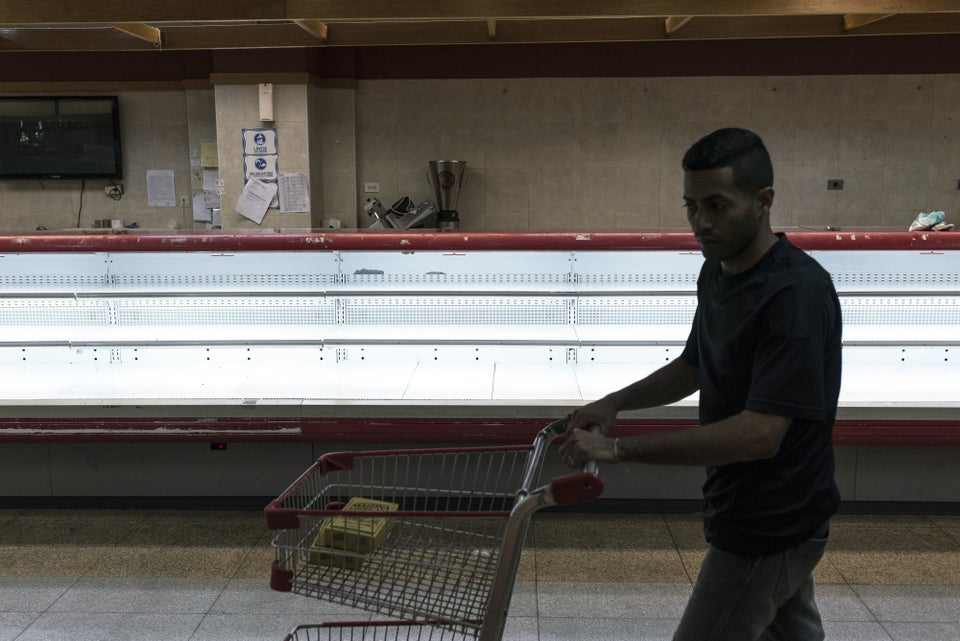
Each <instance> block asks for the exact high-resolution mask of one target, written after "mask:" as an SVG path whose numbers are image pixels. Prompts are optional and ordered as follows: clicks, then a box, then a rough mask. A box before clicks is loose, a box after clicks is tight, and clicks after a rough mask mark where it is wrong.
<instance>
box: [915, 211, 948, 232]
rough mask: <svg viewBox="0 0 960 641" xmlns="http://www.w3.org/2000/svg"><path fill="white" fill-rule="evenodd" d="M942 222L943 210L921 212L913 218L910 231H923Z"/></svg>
mask: <svg viewBox="0 0 960 641" xmlns="http://www.w3.org/2000/svg"><path fill="white" fill-rule="evenodd" d="M942 222H943V212H942V211H931V212H930V213H928V214H924V213H923V212H921V213H919V214H917V217H916V218H914V219H913V222H912V223H910V229H909V231H923V230H926V229H931V228H932V227H933V226H934V225H939V224H940V223H942Z"/></svg>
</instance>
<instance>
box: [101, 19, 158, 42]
mask: <svg viewBox="0 0 960 641" xmlns="http://www.w3.org/2000/svg"><path fill="white" fill-rule="evenodd" d="M109 26H110V27H113V28H114V29H116V30H117V31H122V32H123V33H126V34H130V35H131V36H133V37H134V38H140V39H141V40H143V41H144V42H149V43H150V44H152V45H153V46H154V47H157V48H159V47H160V45H161V43H162V42H163V34H162V33H160V30H159V29H157V28H156V27H151V26H150V25H148V24H144V23H142V22H113V23H109Z"/></svg>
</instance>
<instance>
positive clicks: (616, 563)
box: [0, 510, 960, 641]
mask: <svg viewBox="0 0 960 641" xmlns="http://www.w3.org/2000/svg"><path fill="white" fill-rule="evenodd" d="M703 552H704V544H703V540H702V535H701V531H700V525H699V520H698V518H697V517H696V516H695V515H661V514H627V515H612V514H560V513H549V514H540V515H537V516H536V517H535V518H534V522H533V527H532V528H531V530H530V534H529V536H528V540H527V546H526V549H525V552H524V555H523V558H522V560H521V564H520V569H519V572H518V575H517V578H518V583H517V588H516V591H515V595H514V600H513V602H512V605H511V610H510V619H509V621H508V624H507V629H506V632H505V636H504V639H505V640H508V641H509V640H517V641H574V640H576V641H579V640H581V639H598V640H604V641H605V640H610V641H615V640H620V639H623V640H627V639H629V640H630V641H641V640H648V639H669V638H670V635H671V634H672V630H673V628H674V626H675V625H676V620H677V618H678V617H679V615H680V612H681V611H682V609H683V606H684V603H685V602H686V598H687V596H688V595H689V593H690V585H691V580H692V578H693V577H694V576H695V575H696V572H697V570H698V567H699V564H700V562H701V560H702V557H703ZM272 558H273V553H272V550H271V549H270V543H269V535H268V533H267V532H266V530H265V527H264V525H263V518H262V515H261V514H260V513H259V512H220V511H168V510H163V511H161V510H156V511H135V510H125V511H55V510H49V511H37V510H6V511H3V510H0V641H12V640H14V639H16V640H17V641H66V640H70V641H108V640H109V641H114V640H123V641H127V640H129V641H141V640H143V641H145V640H163V641H180V640H183V641H187V640H190V641H219V640H224V641H226V640H229V641H247V640H250V641H253V640H256V641H261V640H262V641H274V640H276V641H280V640H281V639H283V637H284V635H285V634H286V632H287V631H288V630H290V629H291V628H292V627H293V626H295V625H296V624H301V623H317V622H321V621H330V620H334V621H336V620H351V619H364V620H365V619H368V618H369V615H367V614H365V613H358V612H356V611H351V610H350V609H349V608H345V607H342V606H336V605H331V604H328V603H324V602H322V601H318V600H316V599H310V598H307V597H303V596H299V595H292V594H284V593H277V592H272V591H271V590H270V589H269V586H268V580H267V579H268V576H269V568H270V563H271V561H272ZM817 579H818V582H819V585H818V595H819V602H820V606H821V610H822V612H823V615H824V618H825V620H826V627H827V633H828V639H835V640H851V641H852V640H857V641H860V640H864V641H874V640H875V641H881V640H882V641H915V640H917V641H919V640H923V641H941V640H942V641H960V516H942V517H936V516H931V517H927V516H883V517H866V516H840V517H837V519H835V521H834V525H833V533H832V541H831V545H830V547H829V549H828V552H827V555H826V557H825V558H824V561H823V562H822V564H821V566H820V568H819V570H818V572H817Z"/></svg>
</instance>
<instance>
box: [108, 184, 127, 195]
mask: <svg viewBox="0 0 960 641" xmlns="http://www.w3.org/2000/svg"><path fill="white" fill-rule="evenodd" d="M103 193H105V194H106V195H108V196H122V195H123V185H107V186H106V187H104V188H103Z"/></svg>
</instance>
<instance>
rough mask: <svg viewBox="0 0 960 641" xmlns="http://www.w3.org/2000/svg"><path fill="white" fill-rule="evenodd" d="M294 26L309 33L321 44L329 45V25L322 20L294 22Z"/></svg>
mask: <svg viewBox="0 0 960 641" xmlns="http://www.w3.org/2000/svg"><path fill="white" fill-rule="evenodd" d="M293 22H294V24H296V25H297V26H298V27H300V28H301V29H303V30H304V31H306V32H307V33H309V34H310V35H311V36H313V37H314V38H316V39H317V40H319V41H320V44H326V43H327V31H328V30H327V25H326V23H324V22H321V21H320V20H294V21H293Z"/></svg>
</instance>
